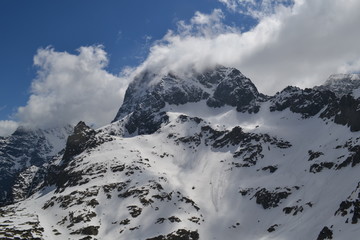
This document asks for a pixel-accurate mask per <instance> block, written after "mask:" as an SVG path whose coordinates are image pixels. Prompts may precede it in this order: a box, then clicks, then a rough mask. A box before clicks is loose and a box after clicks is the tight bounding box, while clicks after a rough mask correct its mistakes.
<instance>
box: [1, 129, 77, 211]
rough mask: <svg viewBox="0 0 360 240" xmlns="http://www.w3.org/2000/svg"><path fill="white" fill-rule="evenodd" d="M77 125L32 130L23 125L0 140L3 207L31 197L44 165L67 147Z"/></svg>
mask: <svg viewBox="0 0 360 240" xmlns="http://www.w3.org/2000/svg"><path fill="white" fill-rule="evenodd" d="M72 131H73V127H71V126H65V127H61V128H60V127H59V128H53V129H47V130H43V129H36V130H31V129H27V128H24V127H19V128H18V129H17V130H16V131H15V132H14V133H13V134H12V135H11V136H9V137H5V138H1V139H0V206H1V205H3V204H6V203H9V202H10V203H11V202H13V201H19V200H22V199H23V198H25V197H27V196H28V195H29V193H30V192H32V191H33V189H31V187H30V186H29V185H31V184H32V182H33V180H35V179H36V178H38V177H40V175H41V172H42V169H41V167H42V166H43V164H45V163H47V162H48V161H50V160H51V158H52V157H53V156H54V155H56V154H58V152H59V151H60V150H62V149H63V148H64V147H65V143H66V139H67V137H68V136H69V135H70V134H71V133H72Z"/></svg>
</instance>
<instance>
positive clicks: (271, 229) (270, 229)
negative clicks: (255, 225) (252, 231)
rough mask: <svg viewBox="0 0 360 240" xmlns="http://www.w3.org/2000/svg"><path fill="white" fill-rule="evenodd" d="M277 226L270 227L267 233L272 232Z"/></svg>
mask: <svg viewBox="0 0 360 240" xmlns="http://www.w3.org/2000/svg"><path fill="white" fill-rule="evenodd" d="M278 226H279V225H278V224H274V225H272V226H271V227H269V228H268V230H267V231H268V232H269V233H271V232H274V231H275V230H276V228H277V227H278Z"/></svg>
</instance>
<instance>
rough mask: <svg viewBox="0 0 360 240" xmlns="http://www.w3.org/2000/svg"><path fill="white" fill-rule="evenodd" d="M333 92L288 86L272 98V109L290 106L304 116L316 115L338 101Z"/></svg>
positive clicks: (280, 109)
mask: <svg viewBox="0 0 360 240" xmlns="http://www.w3.org/2000/svg"><path fill="white" fill-rule="evenodd" d="M336 101H337V98H336V96H335V94H334V93H333V92H330V91H319V90H314V89H310V88H306V89H304V90H302V89H300V88H298V87H292V86H289V87H286V88H285V89H284V90H282V91H281V92H280V93H277V94H276V95H275V96H274V98H273V99H272V100H271V106H270V111H283V110H285V109H286V108H289V109H290V111H292V112H294V113H300V114H301V115H302V116H303V117H304V118H308V117H312V116H315V115H316V114H317V113H319V112H320V110H322V109H324V108H325V107H326V106H328V105H329V104H332V103H333V102H336Z"/></svg>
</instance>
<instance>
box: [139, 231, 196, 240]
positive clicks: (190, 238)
mask: <svg viewBox="0 0 360 240" xmlns="http://www.w3.org/2000/svg"><path fill="white" fill-rule="evenodd" d="M198 239H200V236H199V233H198V232H197V231H191V230H186V229H179V230H177V231H176V232H172V233H170V234H168V235H166V236H164V235H159V236H156V237H152V238H147V239H146V240H198Z"/></svg>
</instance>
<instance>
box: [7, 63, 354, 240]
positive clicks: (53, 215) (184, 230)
mask: <svg viewBox="0 0 360 240" xmlns="http://www.w3.org/2000/svg"><path fill="white" fill-rule="evenodd" d="M204 75H206V76H215V77H213V78H210V77H208V78H206V79H207V80H206V81H204V83H201V81H200V80H199V79H202V78H201V77H199V75H193V76H192V77H191V76H190V78H187V79H183V78H182V77H174V76H173V77H169V76H165V77H162V78H160V81H158V82H152V80H154V78H153V77H150V78H148V76H146V75H143V77H144V76H145V77H146V78H147V79H141V78H139V79H138V80H135V82H134V84H133V85H131V86H130V87H129V90H128V92H127V94H126V97H125V100H124V105H123V106H122V107H121V108H120V110H119V113H118V115H117V117H116V118H115V122H113V123H112V124H110V125H108V126H105V127H103V128H101V129H98V130H92V129H91V128H89V127H87V126H86V125H85V124H84V123H83V122H80V123H79V124H78V125H77V126H76V127H75V132H74V134H73V135H72V136H71V137H69V138H68V141H67V144H66V149H65V151H64V154H62V155H59V156H58V157H57V158H56V159H55V160H54V162H53V163H52V165H50V166H49V167H48V168H47V173H46V177H45V182H44V184H43V185H42V186H44V187H43V188H41V190H39V191H37V192H36V193H35V194H33V195H32V196H31V197H29V198H27V199H26V200H24V201H22V202H19V203H17V204H15V205H10V206H6V207H3V208H1V212H0V214H1V216H2V218H1V220H0V221H1V223H0V224H1V225H2V226H3V227H4V230H3V231H1V230H0V236H2V235H3V236H5V235H6V234H7V236H12V237H14V236H18V237H24V236H22V234H28V237H27V238H28V239H31V237H29V236H32V237H33V238H36V237H39V238H43V239H356V237H357V236H358V234H359V233H360V232H359V231H360V229H359V226H358V221H359V219H360V212H359V208H358V202H359V201H360V199H359V191H360V187H359V182H360V179H359V178H358V177H357V172H358V168H359V163H360V147H359V140H360V133H359V131H358V130H357V128H356V124H355V123H354V120H360V118H358V115H357V114H358V110H357V109H358V107H357V106H358V104H359V103H360V102H359V99H357V98H355V97H354V96H352V95H344V96H342V97H339V96H337V95H336V94H335V93H334V92H333V91H331V90H319V89H299V88H296V87H288V88H286V89H284V90H283V91H281V92H279V93H277V94H276V95H275V96H273V97H267V96H265V95H262V94H260V93H258V92H257V90H256V87H255V86H253V84H252V83H251V81H250V80H249V79H247V78H246V77H244V76H243V75H242V74H241V73H240V72H239V71H238V70H234V69H230V68H223V67H218V68H217V69H215V70H211V71H208V72H206V73H204V74H203V76H204ZM200 76H202V75H201V74H200ZM136 81H140V82H142V83H136ZM150 82H152V83H151V84H150V85H146V84H147V83H150ZM137 84H138V85H137ZM167 84H168V85H167ZM144 86H147V87H144ZM165 86H166V87H165ZM186 86H190V87H186ZM224 86H232V87H229V88H227V87H224ZM219 89H220V90H224V91H220V90H219ZM234 89H236V91H235V90H234ZM216 92H220V93H219V95H218V94H215V93H216ZM170 93H171V94H170ZM246 93H249V95H248V97H247V98H242V97H241V96H242V94H244V95H247V94H246ZM232 94H233V96H234V97H232V98H228V96H229V95H230V96H232ZM170 96H172V97H171V98H170ZM175 96H181V97H179V98H177V97H175ZM174 99H178V100H174ZM347 100H348V101H347ZM213 102H216V103H217V104H215V105H213V104H212V103H213ZM349 102H350V103H351V104H347V103H349ZM145 133H146V134H145ZM21 223H23V225H21ZM1 234H2V235H1Z"/></svg>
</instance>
